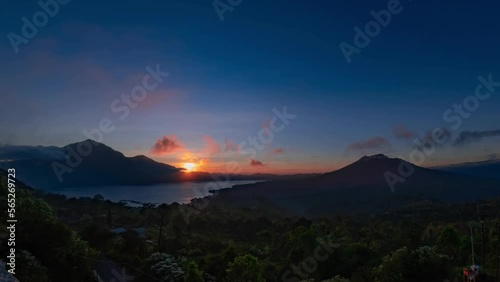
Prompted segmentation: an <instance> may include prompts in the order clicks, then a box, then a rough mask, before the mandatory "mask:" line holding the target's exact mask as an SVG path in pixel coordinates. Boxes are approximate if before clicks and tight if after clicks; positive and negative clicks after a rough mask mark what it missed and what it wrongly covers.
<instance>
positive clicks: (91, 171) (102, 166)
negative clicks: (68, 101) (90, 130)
mask: <svg viewBox="0 0 500 282" xmlns="http://www.w3.org/2000/svg"><path fill="white" fill-rule="evenodd" d="M89 144H91V146H89ZM89 147H91V151H85V150H87V149H88V148H89ZM82 148H85V149H82ZM60 150H61V151H62V152H64V154H65V156H66V158H62V159H61V158H53V159H47V158H36V157H34V158H23V159H20V160H13V161H11V162H4V163H2V167H4V168H7V166H9V167H15V168H16V170H17V171H18V172H19V173H18V177H19V178H20V179H22V180H24V181H25V182H26V183H27V184H29V185H31V186H33V187H36V188H42V189H55V188H62V187H77V186H94V185H145V184H154V183H160V182H169V181H177V180H178V179H179V172H180V171H181V169H178V168H176V167H174V166H171V165H167V164H163V163H159V162H156V161H154V160H152V159H150V158H148V157H146V156H135V157H126V156H124V155H123V154H122V153H120V152H118V151H115V150H113V149H112V148H110V147H108V146H106V145H104V144H102V143H99V142H96V141H93V140H85V141H82V142H77V143H73V144H69V145H66V146H64V147H62V148H60ZM57 171H58V172H59V176H60V177H58V172H57Z"/></svg>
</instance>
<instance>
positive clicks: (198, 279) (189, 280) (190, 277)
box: [184, 262, 204, 282]
mask: <svg viewBox="0 0 500 282" xmlns="http://www.w3.org/2000/svg"><path fill="white" fill-rule="evenodd" d="M184 282H204V279H203V275H202V273H201V271H199V270H198V265H197V264H196V263H195V262H189V263H188V265H187V269H186V278H184Z"/></svg>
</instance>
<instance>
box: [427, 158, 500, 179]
mask: <svg viewBox="0 0 500 282" xmlns="http://www.w3.org/2000/svg"><path fill="white" fill-rule="evenodd" d="M435 169H439V170H444V171H451V172H457V173H463V174H469V175H474V176H479V177H488V178H496V179H500V160H489V161H483V162H474V163H462V164H455V165H448V166H440V167H435Z"/></svg>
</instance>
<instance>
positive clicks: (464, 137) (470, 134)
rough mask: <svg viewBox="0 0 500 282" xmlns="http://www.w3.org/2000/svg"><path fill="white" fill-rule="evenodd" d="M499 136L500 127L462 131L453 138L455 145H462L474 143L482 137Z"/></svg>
mask: <svg viewBox="0 0 500 282" xmlns="http://www.w3.org/2000/svg"><path fill="white" fill-rule="evenodd" d="M495 136H500V129H498V130H489V131H462V132H460V134H459V135H458V137H457V138H456V139H455V142H454V145H455V146H463V145H466V144H471V143H476V142H479V141H481V140H482V139H483V138H487V137H495Z"/></svg>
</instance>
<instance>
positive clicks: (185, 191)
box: [46, 180, 259, 204]
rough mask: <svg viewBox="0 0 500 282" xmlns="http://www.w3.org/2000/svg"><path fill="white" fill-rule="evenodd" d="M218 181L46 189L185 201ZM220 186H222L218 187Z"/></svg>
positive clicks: (72, 194) (110, 197) (78, 194)
mask: <svg viewBox="0 0 500 282" xmlns="http://www.w3.org/2000/svg"><path fill="white" fill-rule="evenodd" d="M256 182H259V181H257V180H234V181H229V184H227V185H225V183H226V182H222V186H223V188H231V187H233V186H234V185H243V184H251V183H256ZM214 187H219V186H217V184H216V182H215V181H212V182H182V183H162V184H155V185H131V186H124V185H116V186H91V187H74V188H66V189H57V190H46V192H47V193H54V194H63V195H66V196H67V197H68V198H71V197H76V198H78V197H94V196H95V195H97V194H99V195H102V196H103V197H104V198H105V199H107V200H111V201H114V202H118V201H122V200H124V201H137V202H141V203H158V204H161V203H165V204H171V203H174V202H177V203H180V204H185V203H189V202H190V201H191V199H194V198H201V197H205V196H208V195H210V194H211V193H209V191H208V190H216V188H214ZM219 189H220V188H219Z"/></svg>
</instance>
